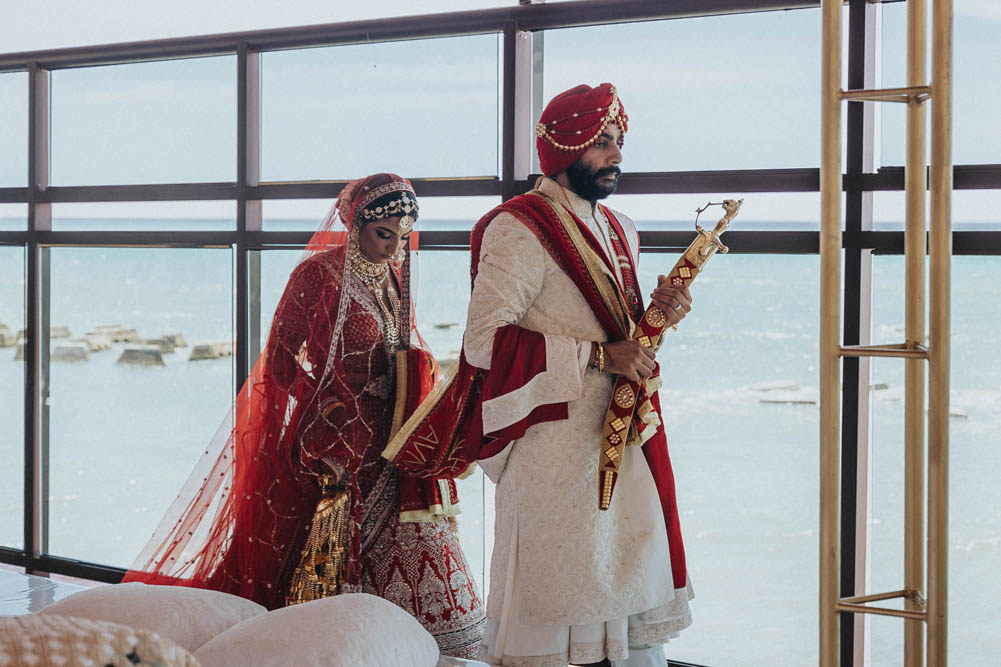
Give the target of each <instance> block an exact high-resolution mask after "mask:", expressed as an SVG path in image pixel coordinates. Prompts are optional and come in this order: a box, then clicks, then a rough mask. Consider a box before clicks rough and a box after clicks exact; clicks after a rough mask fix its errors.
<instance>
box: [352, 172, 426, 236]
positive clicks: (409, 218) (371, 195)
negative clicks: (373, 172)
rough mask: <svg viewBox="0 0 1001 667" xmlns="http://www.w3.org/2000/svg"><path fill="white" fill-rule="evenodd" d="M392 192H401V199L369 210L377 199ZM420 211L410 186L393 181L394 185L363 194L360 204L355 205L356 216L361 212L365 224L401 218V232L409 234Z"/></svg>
mask: <svg viewBox="0 0 1001 667" xmlns="http://www.w3.org/2000/svg"><path fill="white" fill-rule="evenodd" d="M391 192H399V193H400V197H399V199H394V200H392V201H390V202H388V203H386V204H383V205H382V206H376V207H375V208H374V209H370V208H368V205H369V204H371V203H372V202H374V201H375V200H376V199H378V198H379V197H382V196H384V195H387V194H389V193H391ZM418 209H419V206H418V205H417V199H416V195H415V194H414V190H413V188H412V187H411V186H410V184H409V183H407V182H404V181H393V182H392V183H386V184H385V185H380V186H379V187H377V188H372V189H371V190H366V191H365V192H363V193H362V194H361V195H360V196H359V197H358V203H357V204H356V205H355V215H356V216H357V215H358V212H359V211H360V212H361V217H362V219H363V220H364V221H365V222H371V221H373V220H382V219H383V218H393V217H397V216H399V218H400V230H401V231H403V232H407V231H410V229H411V228H412V227H413V226H414V223H415V222H416V221H417V216H416V213H417V211H418ZM411 214H414V215H411Z"/></svg>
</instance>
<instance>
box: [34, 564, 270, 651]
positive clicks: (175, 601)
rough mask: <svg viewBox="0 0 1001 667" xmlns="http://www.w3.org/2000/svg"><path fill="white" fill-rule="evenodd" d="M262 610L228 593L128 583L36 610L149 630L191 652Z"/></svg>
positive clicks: (75, 595)
mask: <svg viewBox="0 0 1001 667" xmlns="http://www.w3.org/2000/svg"><path fill="white" fill-rule="evenodd" d="M267 611H268V610H267V609H265V608H264V607H262V606H261V605H259V604H257V603H256V602H251V601H250V600H245V599H243V598H241V597H237V596H235V595H230V594H229V593H220V592H219V591H209V590H205V589H201V588H190V587H187V586H152V585H149V584H141V583H138V582H134V581H133V582H129V583H127V584H116V585H114V586H97V587H95V588H89V589H87V590H85V591H80V592H79V593H74V594H73V595H70V596H69V597H66V598H63V599H62V600H60V601H58V602H54V603H53V604H50V605H49V606H47V607H45V608H44V609H42V610H41V611H40V612H38V613H40V614H61V615H63V616H76V617H78V618H91V619H95V620H100V621H111V622H113V623H121V624H123V625H129V626H131V627H134V628H142V629H143V630H152V631H153V632H157V633H159V634H161V635H163V636H164V637H167V638H168V639H170V640H171V641H174V642H176V643H178V644H180V645H181V646H183V647H184V648H185V649H187V650H188V651H191V652H192V653H193V652H194V651H195V650H197V649H198V647H199V646H201V645H202V644H204V643H205V642H207V641H208V640H210V639H212V638H213V637H215V636H216V635H218V634H219V633H220V632H223V631H224V630H227V629H228V628H231V627H233V626H234V625H236V624H237V623H240V622H241V621H245V620H247V619H248V618H253V617H255V616H260V615H262V614H266V613H267Z"/></svg>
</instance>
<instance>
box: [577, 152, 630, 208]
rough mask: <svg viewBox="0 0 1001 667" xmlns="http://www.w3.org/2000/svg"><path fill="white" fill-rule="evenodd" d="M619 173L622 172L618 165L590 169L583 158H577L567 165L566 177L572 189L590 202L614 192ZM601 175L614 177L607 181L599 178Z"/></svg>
mask: <svg viewBox="0 0 1001 667" xmlns="http://www.w3.org/2000/svg"><path fill="white" fill-rule="evenodd" d="M620 174H622V170H621V169H619V168H618V167H603V168H601V169H592V168H591V167H589V166H587V165H586V164H584V161H583V160H577V161H576V162H574V163H573V164H572V165H570V166H569V167H567V179H568V180H569V181H570V185H571V186H572V187H573V191H574V192H576V193H577V194H578V195H580V197H581V198H582V199H586V200H588V201H590V202H596V201H598V200H599V199H604V198H605V197H607V196H608V195H610V194H612V193H613V192H615V188H616V186H618V184H619V175H620ZM602 176H614V177H615V179H614V180H612V181H611V182H610V183H609V182H605V181H601V180H599V179H600V178H601V177H602Z"/></svg>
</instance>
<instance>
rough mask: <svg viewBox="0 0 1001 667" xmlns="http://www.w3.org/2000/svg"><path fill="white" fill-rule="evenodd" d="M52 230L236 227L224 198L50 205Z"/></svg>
mask: <svg viewBox="0 0 1001 667" xmlns="http://www.w3.org/2000/svg"><path fill="white" fill-rule="evenodd" d="M52 229H54V230H57V231H101V230H107V231H150V232H152V231H161V230H175V231H181V230H184V231H215V230H228V229H236V204H235V202H232V201H225V200H222V201H148V202H147V201H137V202H86V203H76V204H53V205H52Z"/></svg>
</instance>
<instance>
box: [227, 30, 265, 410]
mask: <svg viewBox="0 0 1001 667" xmlns="http://www.w3.org/2000/svg"><path fill="white" fill-rule="evenodd" d="M237 77H238V80H237V156H236V170H237V174H236V176H237V182H236V190H237V199H236V248H235V257H234V262H233V264H234V273H235V283H236V300H235V304H234V305H235V317H234V329H235V332H234V333H235V337H236V345H235V348H236V355H235V356H236V367H235V373H236V381H235V382H234V391H239V390H240V388H241V387H242V386H243V383H244V381H245V380H246V379H247V376H248V375H249V374H250V368H251V366H252V365H253V362H254V360H255V359H256V357H257V354H256V351H257V348H258V347H259V345H258V340H259V333H255V332H259V330H260V307H259V303H260V271H259V267H260V262H259V258H258V262H257V263H255V264H254V265H253V266H252V265H251V261H250V254H251V251H250V249H249V246H250V244H249V242H248V232H251V233H256V232H260V230H261V202H260V200H256V199H250V198H249V192H250V188H253V187H256V186H257V185H258V184H259V183H260V173H261V159H260V156H261V151H260V90H261V88H260V54H259V53H257V52H256V51H251V50H250V48H249V47H248V46H247V45H246V44H243V45H241V46H240V49H239V51H238V52H237ZM252 269H257V270H252ZM252 304H258V307H257V308H254V309H251V305H252Z"/></svg>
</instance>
